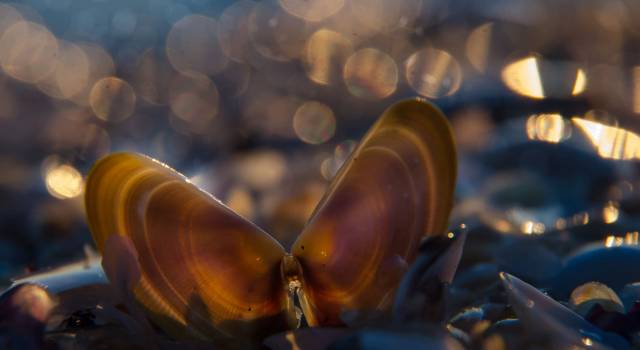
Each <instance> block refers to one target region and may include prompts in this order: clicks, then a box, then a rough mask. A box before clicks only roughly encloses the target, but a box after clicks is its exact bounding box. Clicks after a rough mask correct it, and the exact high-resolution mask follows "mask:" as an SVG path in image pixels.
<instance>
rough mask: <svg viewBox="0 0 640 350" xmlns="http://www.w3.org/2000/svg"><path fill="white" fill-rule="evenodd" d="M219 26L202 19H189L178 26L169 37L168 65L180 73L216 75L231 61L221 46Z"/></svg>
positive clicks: (174, 27)
mask: <svg viewBox="0 0 640 350" xmlns="http://www.w3.org/2000/svg"><path fill="white" fill-rule="evenodd" d="M217 33H218V22H217V21H216V20H215V19H213V18H209V17H206V16H202V15H190V16H186V17H184V18H182V19H180V20H179V21H178V22H176V23H175V24H174V25H173V27H172V28H171V31H170V32H169V34H168V35H167V41H166V52H167V57H168V58H169V62H171V64H172V65H173V67H174V68H175V69H177V70H179V71H181V72H198V73H202V74H207V75H208V74H215V73H217V72H219V71H221V70H223V69H224V68H225V67H226V65H227V63H228V59H227V57H226V56H225V54H224V52H223V51H222V48H221V47H220V44H219V43H218V34H217Z"/></svg>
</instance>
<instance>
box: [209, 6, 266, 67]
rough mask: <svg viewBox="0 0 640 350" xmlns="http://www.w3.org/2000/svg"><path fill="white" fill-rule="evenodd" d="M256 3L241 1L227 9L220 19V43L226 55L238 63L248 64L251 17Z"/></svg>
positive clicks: (218, 32)
mask: <svg viewBox="0 0 640 350" xmlns="http://www.w3.org/2000/svg"><path fill="white" fill-rule="evenodd" d="M255 6H256V2H255V1H251V0H240V1H236V2H234V3H233V4H232V5H231V6H229V7H227V8H226V9H225V10H224V11H223V12H222V14H221V15H220V18H219V19H218V31H217V34H218V42H219V43H220V47H221V48H222V51H223V52H224V54H225V55H226V56H227V57H228V58H229V59H231V60H233V61H236V62H240V63H243V62H246V60H247V55H248V54H249V49H250V46H251V41H250V39H249V16H250V15H251V13H252V12H253V9H254V7H255Z"/></svg>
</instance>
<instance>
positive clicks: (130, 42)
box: [0, 0, 640, 286]
mask: <svg viewBox="0 0 640 350" xmlns="http://www.w3.org/2000/svg"><path fill="white" fill-rule="evenodd" d="M639 19H640V2H637V1H634V0H625V1H623V0H583V1H577V0H576V1H552V0H547V1H523V0H492V1H482V2H479V1H471V0H456V1H444V0H394V1H383V0H279V1H277V0H262V1H250V0H240V1H222V0H220V1H205V0H183V1H178V0H128V1H115V0H114V1H107V0H25V1H21V2H19V3H7V2H0V67H1V73H0V145H1V146H0V208H1V210H0V286H6V285H8V284H9V282H10V278H11V277H15V276H18V275H21V274H24V273H27V272H29V271H33V270H39V269H43V268H47V267H51V266H55V265H58V264H61V263H65V262H69V261H72V260H74V259H79V258H82V257H83V256H84V255H86V254H91V246H92V243H91V236H90V233H89V231H88V229H87V226H86V224H85V221H84V214H83V203H82V197H83V186H84V180H85V179H86V175H87V172H88V170H89V169H90V166H91V164H92V163H93V162H94V161H95V160H97V159H98V158H100V157H101V156H104V155H106V154H107V153H109V152H114V151H123V150H126V151H135V152H141V153H144V154H147V155H150V156H152V157H155V158H157V159H159V160H161V161H163V162H165V163H167V164H169V165H171V166H172V167H174V168H176V169H177V170H179V171H180V172H182V173H184V174H185V175H186V176H187V177H189V178H190V179H191V180H192V181H193V182H194V183H196V184H198V185H199V186H201V187H202V188H204V189H206V190H208V191H210V192H211V193H213V194H214V195H215V196H216V197H218V198H220V200H222V201H223V202H225V203H226V204H227V205H229V206H230V207H231V208H233V209H234V210H236V211H237V212H238V213H240V214H241V215H243V216H245V217H246V218H248V219H250V220H252V221H254V222H256V223H257V224H258V225H259V226H261V227H262V228H264V229H265V230H267V231H268V232H270V233H271V234H272V235H274V236H275V237H276V238H278V239H279V240H280V241H281V242H282V243H283V244H285V245H288V244H290V243H291V242H292V240H293V239H294V238H295V237H296V235H297V234H298V233H299V231H300V229H301V228H302V226H303V225H304V223H305V221H306V219H307V218H308V216H309V215H310V213H311V211H312V210H313V209H314V207H315V204H316V203H317V201H318V200H319V198H320V196H322V194H323V192H324V189H325V187H326V185H327V183H328V182H329V181H330V180H331V178H332V176H333V175H334V174H335V172H336V171H337V169H338V168H339V167H340V165H341V164H342V162H343V161H344V160H345V159H346V158H347V156H348V155H349V153H350V151H351V150H352V149H353V148H354V146H355V145H356V142H357V140H358V139H359V138H360V137H361V136H362V135H363V133H364V132H365V131H366V130H367V128H368V127H369V126H370V125H371V124H372V123H373V122H374V121H375V120H376V118H377V117H378V116H379V115H380V113H381V112H382V111H383V110H384V109H385V108H386V107H387V106H389V105H390V104H392V103H393V102H395V101H398V100H400V99H403V98H410V97H415V96H421V97H423V98H425V99H427V100H430V101H432V102H434V103H435V104H437V105H438V106H439V107H440V108H441V109H442V110H443V111H444V112H445V113H446V114H447V116H448V117H449V118H450V120H451V122H452V125H453V128H454V131H455V134H456V138H457V144H458V148H459V155H458V156H459V164H460V165H459V178H458V186H457V194H456V203H457V205H456V207H455V209H454V213H453V217H452V223H456V224H457V223H462V222H464V223H466V224H467V225H469V226H471V227H472V228H473V227H485V228H488V229H491V230H493V231H495V232H498V233H499V234H504V235H548V234H551V233H552V232H562V231H563V230H566V229H569V228H571V227H576V226H580V225H585V224H588V223H590V222H591V223H593V222H602V223H605V224H614V223H619V222H625V221H624V218H625V217H632V216H633V214H635V213H636V212H637V211H638V210H639V209H640V201H638V200H637V198H638V193H640V192H639V191H640V188H639V186H640V181H638V178H637V171H638V167H637V163H636V160H637V159H638V158H639V157H640V137H639V136H638V134H637V131H638V130H640V129H639V128H640V124H639V121H640V46H639V45H638V44H639V43H640V20H639ZM629 226H630V227H633V225H627V226H625V225H622V226H619V227H617V228H616V230H614V228H615V227H614V228H612V226H607V228H606V230H601V231H598V235H603V236H602V237H598V239H601V238H602V239H604V240H605V244H607V245H609V246H612V245H622V244H637V242H638V234H637V232H634V231H633V230H632V228H631V229H628V227H629ZM614 231H615V232H614ZM559 237H561V236H559ZM527 273H532V272H531V271H528V272H527ZM533 273H535V271H534V272H533ZM543 273H544V272H543Z"/></svg>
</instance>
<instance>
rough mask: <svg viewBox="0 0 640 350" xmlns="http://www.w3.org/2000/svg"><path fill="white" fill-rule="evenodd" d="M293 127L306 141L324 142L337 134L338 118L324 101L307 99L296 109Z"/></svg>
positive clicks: (311, 142) (299, 136)
mask: <svg viewBox="0 0 640 350" xmlns="http://www.w3.org/2000/svg"><path fill="white" fill-rule="evenodd" d="M293 129H294V131H295V132H296V135H297V136H298V138H300V140H302V141H304V142H306V143H310V144H320V143H324V142H327V141H328V140H330V139H331V138H332V137H333V135H334V134H335V131H336V118H335V117H334V115H333V111H332V110H331V108H329V106H327V105H325V104H324V103H320V102H317V101H307V102H305V103H303V104H302V105H300V107H298V109H297V110H296V113H295V114H294V116H293Z"/></svg>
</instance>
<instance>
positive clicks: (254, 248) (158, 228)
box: [85, 153, 290, 340]
mask: <svg viewBox="0 0 640 350" xmlns="http://www.w3.org/2000/svg"><path fill="white" fill-rule="evenodd" d="M85 200H86V202H85V205H86V212H87V218H88V221H89V226H90V229H91V232H92V234H93V238H94V240H95V242H96V245H97V246H98V248H99V250H100V251H103V249H104V247H105V242H106V240H107V238H108V237H109V236H111V235H124V236H127V237H128V238H129V239H130V240H131V241H132V242H133V246H134V247H135V249H136V251H137V256H138V263H139V268H140V272H141V278H140V280H139V282H138V283H137V284H136V285H135V286H133V289H134V294H135V298H136V300H137V301H138V302H139V303H140V304H142V306H143V307H144V308H145V309H146V311H147V312H148V314H149V315H150V316H151V317H152V318H153V319H154V321H155V322H156V323H157V324H159V325H160V326H161V327H162V328H164V329H165V330H166V331H167V332H169V333H170V334H172V335H173V336H175V337H178V338H184V337H196V338H200V339H205V340H217V339H220V338H223V339H224V338H227V337H237V338H241V339H244V340H258V339H261V338H262V337H264V336H265V335H267V334H271V333H274V332H276V331H278V330H283V329H286V328H288V327H289V319H290V317H289V315H288V314H287V311H286V306H287V301H288V300H287V294H286V292H285V290H284V288H283V284H282V280H281V276H280V262H281V260H282V257H283V256H284V249H283V248H282V247H281V246H280V244H278V243H277V242H276V241H275V240H274V239H273V238H271V237H270V236H269V235H268V234H266V233H265V232H263V231H261V230H260V229H259V228H258V227H256V226H255V225H253V224H251V223H249V222H248V221H246V220H244V219H243V218H241V217H240V216H238V215H237V214H235V213H233V212H232V211H231V210H230V209H228V208H227V207H225V206H224V205H223V204H222V203H220V202H219V201H218V200H216V199H215V198H213V197H212V196H211V195H209V194H207V193H205V192H204V191H201V190H200V189H198V188H197V187H196V186H194V185H193V184H191V183H190V182H189V181H188V180H187V179H186V178H185V177H184V176H182V175H181V174H179V173H177V172H176V171H174V170H173V169H171V168H169V167H168V166H166V165H164V164H161V163H160V162H157V161H155V160H152V159H151V158H148V157H145V156H142V155H138V154H130V153H117V154H113V155H110V156H108V157H105V158H103V159H102V160H100V161H99V162H98V163H97V164H96V165H95V166H94V168H93V169H92V171H91V173H90V175H89V177H88V180H87V188H86V197H85Z"/></svg>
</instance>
